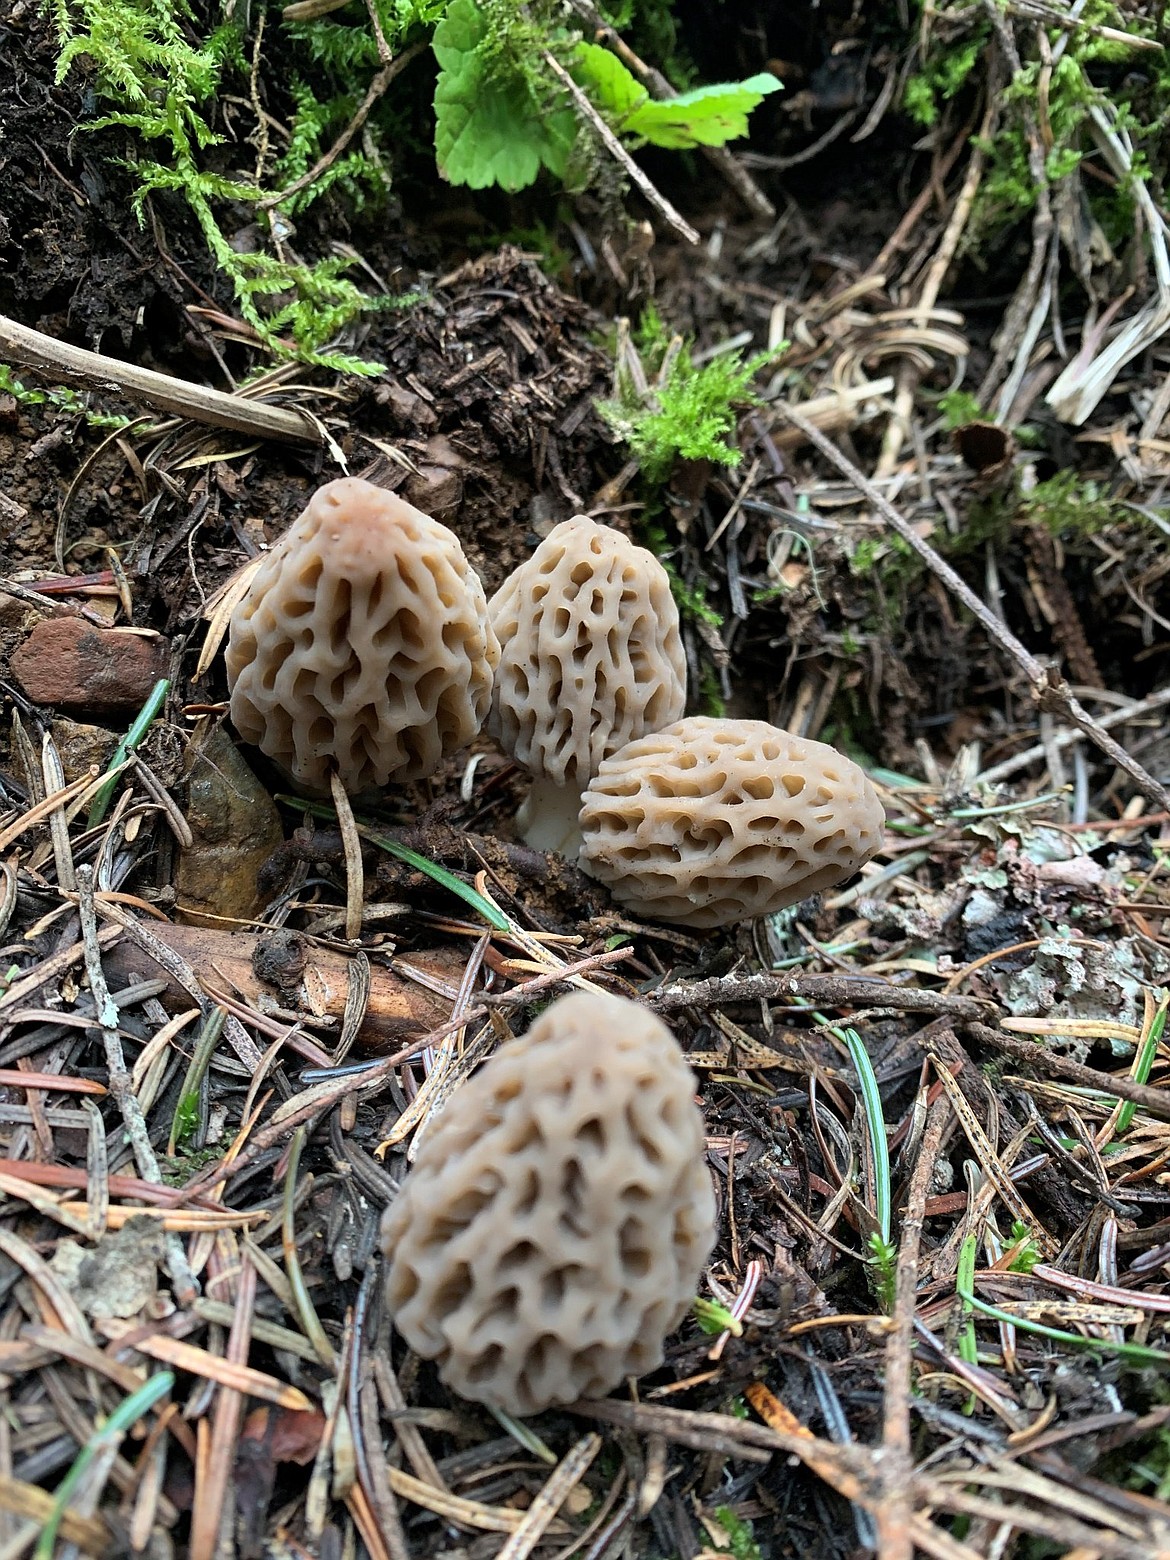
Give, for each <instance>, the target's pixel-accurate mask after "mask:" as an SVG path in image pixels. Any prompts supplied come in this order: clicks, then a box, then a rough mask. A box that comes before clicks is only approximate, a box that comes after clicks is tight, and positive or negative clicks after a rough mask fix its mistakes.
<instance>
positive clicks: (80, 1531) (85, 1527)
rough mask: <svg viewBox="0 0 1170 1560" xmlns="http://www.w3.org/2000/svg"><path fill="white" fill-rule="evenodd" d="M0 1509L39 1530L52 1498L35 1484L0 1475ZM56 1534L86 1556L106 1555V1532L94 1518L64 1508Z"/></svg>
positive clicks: (47, 1516)
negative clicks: (33, 1523)
mask: <svg viewBox="0 0 1170 1560" xmlns="http://www.w3.org/2000/svg"><path fill="white" fill-rule="evenodd" d="M0 1507H3V1509H4V1510H5V1511H11V1512H12V1513H13V1514H14V1515H15V1516H18V1517H28V1518H29V1519H30V1521H33V1522H36V1523H37V1524H38V1526H42V1527H43V1525H44V1524H45V1523H46V1522H48V1520H49V1518H50V1517H51V1516H52V1514H53V1497H52V1495H49V1494H47V1493H46V1492H45V1491H44V1490H40V1489H37V1487H36V1485H35V1484H26V1483H25V1482H24V1480H23V1479H14V1478H12V1477H11V1476H10V1475H8V1474H0ZM57 1531H58V1533H59V1534H60V1536H61V1537H62V1538H63V1539H65V1540H66V1542H68V1543H70V1544H76V1545H77V1546H78V1547H79V1548H80V1549H84V1550H85V1552H86V1553H87V1554H91V1555H99V1556H100V1555H108V1554H109V1553H110V1530H109V1528H108V1527H107V1526H106V1524H105V1523H104V1522H103V1521H101V1520H100V1519H99V1518H98V1517H81V1516H78V1515H77V1513H76V1512H73V1511H70V1510H68V1508H67V1509H66V1510H65V1511H63V1512H62V1513H61V1516H60V1518H59V1520H58V1523H57Z"/></svg>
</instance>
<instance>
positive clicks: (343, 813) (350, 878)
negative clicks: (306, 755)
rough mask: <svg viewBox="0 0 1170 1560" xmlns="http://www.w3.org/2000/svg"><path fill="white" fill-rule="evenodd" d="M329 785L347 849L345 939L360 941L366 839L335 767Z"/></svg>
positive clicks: (344, 847)
mask: <svg viewBox="0 0 1170 1560" xmlns="http://www.w3.org/2000/svg"><path fill="white" fill-rule="evenodd" d="M329 789H330V790H331V791H332V793H333V807H334V810H335V812H336V813H337V822H338V825H339V827H340V829H341V843H342V847H343V849H344V851H345V940H346V942H357V940H358V938H359V937H360V936H361V935H362V906H363V904H364V903H365V897H366V880H365V873H364V871H363V869H362V842H361V839H360V837H359V835H358V828H357V820H356V819H355V818H354V815H353V808H352V807H351V806H350V805H349V797H348V796H347V795H346V792H345V787H344V785H342V783H341V777H340V775H338V774H337V772H336V771H335V770H334V771H332V772H331V773H330V776H329Z"/></svg>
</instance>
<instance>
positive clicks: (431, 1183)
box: [382, 991, 715, 1414]
mask: <svg viewBox="0 0 1170 1560" xmlns="http://www.w3.org/2000/svg"><path fill="white" fill-rule="evenodd" d="M694 1088H695V1080H694V1077H693V1075H692V1073H691V1070H690V1068H689V1067H688V1066H687V1064H686V1062H685V1060H684V1059H683V1055H682V1052H681V1051H680V1050H679V1048H678V1046H677V1045H676V1043H675V1041H674V1039H673V1037H672V1035H671V1033H670V1031H669V1030H668V1029H667V1027H666V1026H665V1024H663V1023H662V1021H661V1020H660V1019H658V1018H656V1017H655V1016H654V1015H653V1014H651V1013H647V1012H646V1011H645V1010H644V1009H642V1008H640V1007H639V1006H638V1005H637V1004H636V1003H633V1002H627V1001H626V1000H625V999H624V998H623V997H612V996H608V995H606V994H605V993H602V992H588V991H580V992H574V993H573V994H572V995H571V996H568V997H563V998H562V999H561V1000H560V1001H559V1002H555V1003H553V1005H552V1006H551V1007H550V1008H548V1009H547V1010H546V1011H545V1012H544V1013H543V1014H542V1015H541V1016H540V1018H538V1019H537V1021H536V1023H535V1024H533V1026H532V1028H531V1029H530V1030H529V1031H528V1033H527V1034H526V1035H525V1036H524V1037H523V1039H521V1040H514V1041H510V1042H509V1043H508V1044H507V1045H505V1046H504V1048H503V1049H502V1050H501V1051H499V1052H497V1053H496V1055H495V1056H493V1057H492V1058H491V1060H490V1061H489V1062H488V1063H487V1064H486V1066H485V1067H484V1068H483V1069H482V1071H480V1072H479V1073H477V1074H476V1075H475V1076H474V1077H473V1078H471V1079H470V1081H469V1082H467V1083H465V1084H463V1085H462V1087H461V1088H460V1089H459V1090H458V1091H457V1092H456V1093H455V1095H454V1096H453V1098H452V1099H451V1102H450V1104H448V1105H447V1106H446V1108H445V1109H444V1110H443V1112H442V1114H441V1115H440V1116H439V1117H438V1118H437V1119H436V1121H435V1123H434V1125H433V1126H432V1127H431V1128H430V1130H429V1132H428V1133H427V1135H426V1136H425V1137H424V1139H423V1142H422V1147H421V1148H420V1150H419V1154H418V1158H417V1160H416V1162H415V1165H414V1168H413V1169H412V1170H411V1172H410V1174H409V1175H408V1177H407V1179H406V1182H405V1184H404V1186H403V1188H402V1191H401V1192H400V1193H399V1195H398V1197H397V1198H396V1199H395V1200H394V1202H393V1203H391V1205H390V1207H389V1208H388V1209H387V1211H386V1214H385V1217H384V1219H383V1223H382V1245H383V1247H384V1249H385V1252H386V1256H387V1258H388V1260H389V1270H388V1274H387V1297H388V1303H389V1307H390V1311H391V1314H392V1316H393V1317H394V1322H395V1325H396V1326H397V1328H398V1330H399V1332H400V1333H401V1334H402V1336H403V1337H404V1338H405V1339H406V1341H407V1343H409V1344H410V1346H411V1348H412V1349H414V1350H415V1351H416V1352H417V1353H418V1354H421V1355H423V1356H424V1357H425V1358H427V1359H435V1360H438V1362H439V1374H440V1376H441V1377H442V1379H443V1380H444V1381H445V1382H446V1384H447V1385H448V1386H449V1387H451V1388H452V1389H453V1390H454V1391H456V1392H458V1393H459V1394H460V1395H461V1396H463V1397H465V1398H471V1399H473V1400H475V1401H476V1402H480V1403H486V1404H488V1405H489V1406H490V1407H492V1408H499V1409H503V1410H505V1411H506V1412H507V1413H511V1414H535V1413H538V1412H539V1411H540V1410H541V1409H544V1408H548V1407H550V1406H552V1405H553V1404H557V1403H571V1402H572V1401H573V1400H574V1399H575V1398H578V1397H583V1396H596V1395H600V1394H604V1393H606V1392H609V1391H611V1390H612V1389H613V1388H614V1387H615V1386H617V1385H618V1383H619V1382H620V1381H622V1379H623V1378H624V1377H626V1376H638V1375H642V1374H644V1373H645V1372H646V1371H649V1370H653V1369H654V1368H655V1366H657V1365H658V1364H660V1363H661V1360H662V1345H663V1340H664V1339H665V1338H666V1336H667V1334H668V1333H669V1332H670V1331H671V1330H672V1328H674V1327H675V1326H676V1325H677V1323H678V1321H679V1320H680V1318H681V1317H682V1315H683V1313H684V1311H685V1310H686V1307H687V1305H688V1303H689V1302H690V1300H691V1298H692V1296H693V1295H694V1293H695V1288H696V1285H697V1283H698V1280H699V1276H700V1273H701V1271H702V1268H703V1264H704V1262H705V1261H706V1259H707V1257H708V1255H709V1253H710V1250H711V1247H712V1245H713V1243H714V1238H715V1227H714V1213H715V1204H714V1196H713V1193H712V1189H711V1181H710V1176H709V1174H708V1172H707V1170H706V1168H705V1165H704V1162H703V1151H704V1132H703V1121H702V1117H701V1116H700V1114H699V1110H698V1107H697V1106H696V1104H695V1102H694Z"/></svg>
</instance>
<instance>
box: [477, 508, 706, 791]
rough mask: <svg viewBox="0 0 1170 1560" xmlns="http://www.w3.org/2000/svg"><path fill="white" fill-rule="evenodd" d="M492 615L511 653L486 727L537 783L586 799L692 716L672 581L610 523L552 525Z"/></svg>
mask: <svg viewBox="0 0 1170 1560" xmlns="http://www.w3.org/2000/svg"><path fill="white" fill-rule="evenodd" d="M488 610H489V612H490V614H491V621H492V627H493V628H494V629H495V632H496V635H497V637H498V638H499V641H500V652H501V653H500V665H499V669H498V671H497V673H496V680H495V691H494V694H493V698H492V710H491V715H490V717H489V720H488V729H489V730H490V731H491V733H492V735H493V736H494V737H495V738H496V740H497V741H498V742H499V744H500V746H501V747H502V748H503V749H504V751H505V752H506V753H508V754H510V755H511V756H512V757H513V758H515V760H516V761H517V763H519V764H523V765H524V767H525V768H526V769H528V770H529V771H530V772H531V773H532V774H534V775H537V776H539V777H540V778H542V779H545V780H551V781H553V782H554V783H555V784H557V785H565V786H574V785H575V786H576V787H577V789H578V790H580V789H581V788H582V787H583V786H584V785H585V783H586V781H588V779H589V778H590V776H591V775H594V774H596V772H597V766H598V765H599V764H600V763H601V761H602V759H604V758H605V757H606V755H607V754H609V753H612V752H613V751H614V750H615V749H616V748H619V747H621V746H622V744H623V743H626V742H629V741H630V740H631V739H632V738H634V737H638V736H641V735H642V734H643V732H647V731H656V730H657V729H658V728H659V727H660V726H667V725H669V724H670V723H671V722H672V721H675V720H677V719H678V718H679V716H680V715H681V714H682V712H683V709H684V707H685V705H686V657H685V655H684V652H683V644H682V637H681V634H680V632H679V620H678V608H677V607H676V605H675V602H674V597H673V596H672V595H671V591H670V579H669V577H668V575H667V573H666V570H665V569H664V568H663V567H662V565H661V563H659V561H658V559H657V558H655V557H654V555H653V553H650V552H647V550H646V549H645V548H644V547H638V546H636V545H635V544H634V543H633V542H631V541H630V539H629V537H628V536H625V535H623V533H622V532H621V531H615V530H614V529H613V527H612V526H608V525H599V524H598V523H597V522H596V521H595V520H591V519H589V517H588V516H587V515H576V516H574V518H573V519H571V520H564V521H562V522H561V524H560V525H557V526H554V527H553V529H552V530H551V531H550V532H549V534H548V536H546V537H545V539H544V541H542V542H541V543H540V545H539V547H537V548H536V550H535V552H534V553H533V554H532V556H531V557H530V558H528V559H527V560H526V561H525V562H524V563H523V564H521V566H520V567H519V568H518V569H517V570H516V571H515V573H514V574H512V575H511V576H510V577H509V578H508V579H507V580H505V582H504V584H503V585H502V586H501V587H500V589H499V590H498V591H497V592H496V593H495V595H494V596H493V597H492V599H491V602H490V603H489V608H488Z"/></svg>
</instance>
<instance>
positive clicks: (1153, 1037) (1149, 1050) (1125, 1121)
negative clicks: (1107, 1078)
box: [1117, 993, 1170, 1137]
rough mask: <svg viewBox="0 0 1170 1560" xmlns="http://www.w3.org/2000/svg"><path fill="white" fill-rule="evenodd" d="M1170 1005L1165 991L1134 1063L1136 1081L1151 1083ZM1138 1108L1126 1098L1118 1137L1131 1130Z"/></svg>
mask: <svg viewBox="0 0 1170 1560" xmlns="http://www.w3.org/2000/svg"><path fill="white" fill-rule="evenodd" d="M1168 1005H1170V997H1168V996H1167V995H1166V994H1165V993H1163V995H1162V1002H1161V1006H1160V1007H1159V1008H1158V1011H1157V1012H1156V1013H1155V1014H1154V1022H1153V1023H1152V1024H1151V1025H1150V1032H1149V1034H1148V1035H1147V1036H1146V1038H1145V1040H1144V1041H1143V1043H1142V1048H1141V1050H1140V1051H1139V1052H1138V1056H1137V1060H1136V1061H1135V1062H1134V1064H1133V1081H1134V1083H1149V1081H1150V1070H1151V1068H1152V1067H1153V1065H1154V1057H1155V1056H1157V1054H1158V1044H1159V1042H1160V1041H1161V1039H1162V1035H1163V1033H1164V1032H1165V1029H1166V1009H1167V1006H1168ZM1136 1110H1137V1105H1136V1104H1135V1103H1134V1101H1133V1100H1126V1101H1125V1102H1124V1103H1123V1104H1122V1107H1121V1109H1120V1111H1119V1112H1118V1114H1117V1136H1118V1137H1120V1136H1121V1135H1122V1133H1123V1132H1128V1131H1129V1127H1130V1123H1131V1122H1132V1121H1133V1118H1134V1112H1135V1111H1136Z"/></svg>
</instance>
